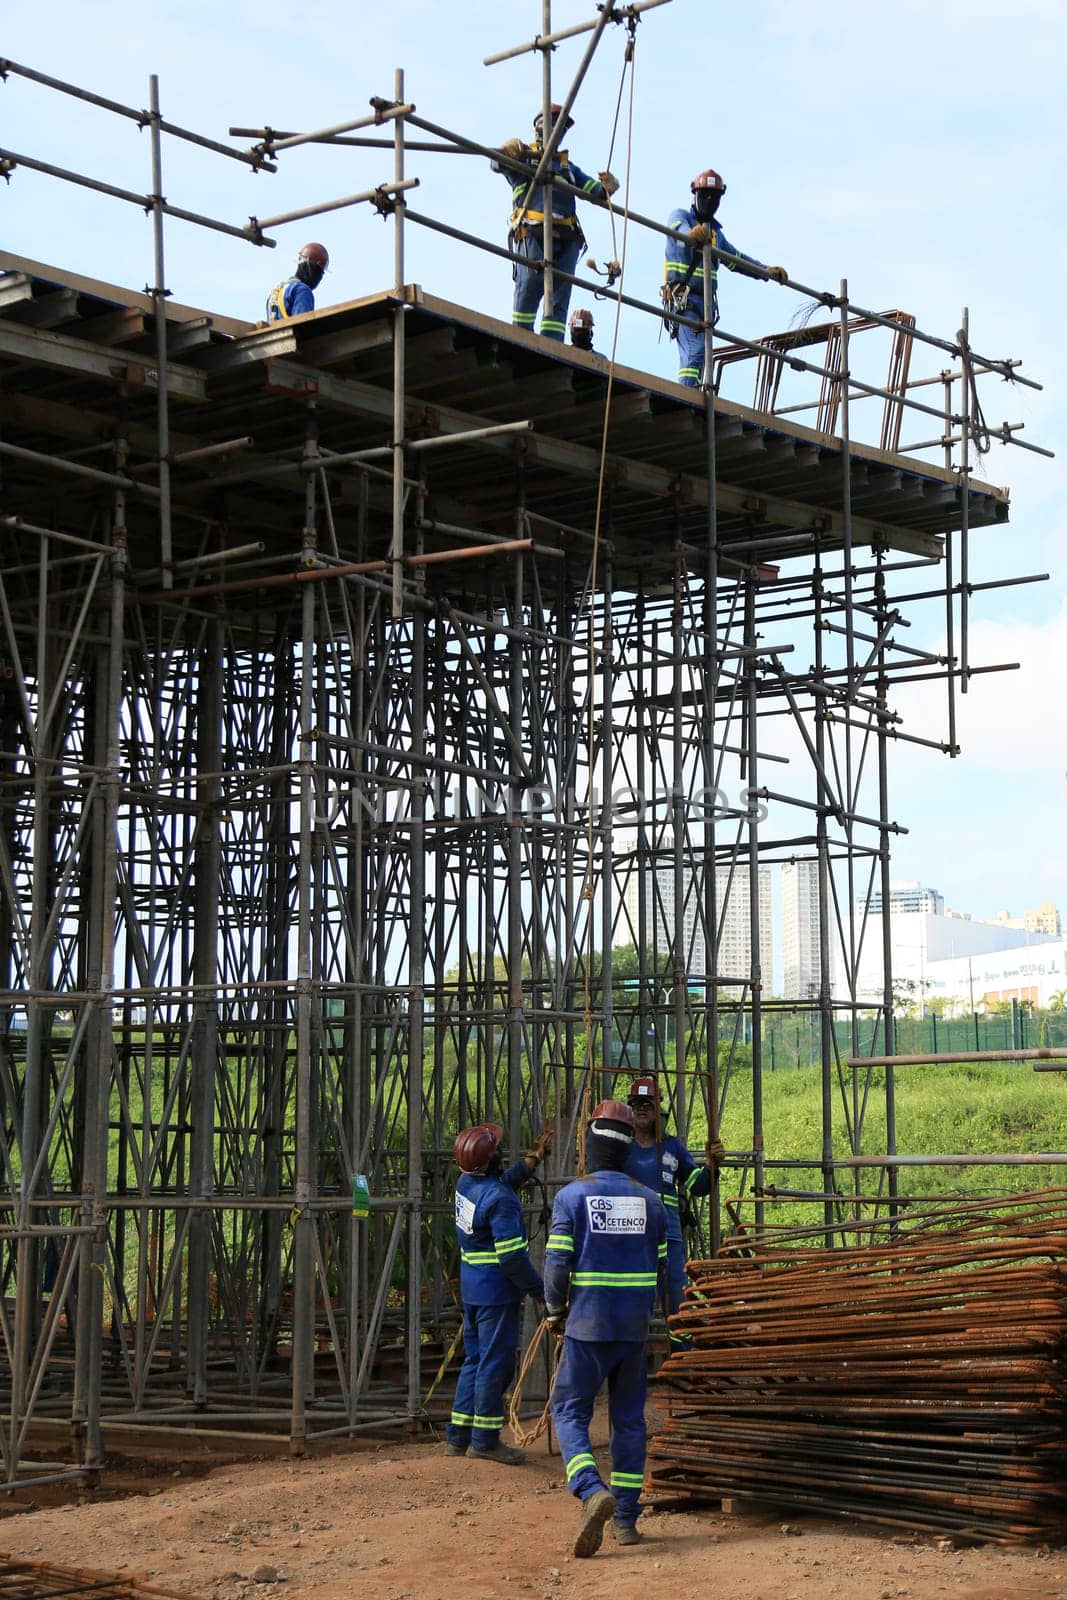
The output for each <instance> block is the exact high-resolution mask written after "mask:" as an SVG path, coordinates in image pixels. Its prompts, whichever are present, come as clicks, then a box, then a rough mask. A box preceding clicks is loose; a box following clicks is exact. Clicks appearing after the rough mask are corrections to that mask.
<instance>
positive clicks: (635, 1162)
mask: <svg viewBox="0 0 1067 1600" xmlns="http://www.w3.org/2000/svg"><path fill="white" fill-rule="evenodd" d="M629 1105H630V1109H631V1111H632V1112H633V1117H634V1139H633V1143H632V1145H631V1146H630V1153H629V1155H628V1157H627V1160H626V1171H627V1173H628V1175H629V1176H630V1177H631V1178H636V1180H637V1182H638V1183H643V1184H645V1186H646V1187H647V1188H649V1189H651V1190H652V1191H653V1193H655V1194H658V1195H659V1197H660V1199H661V1200H662V1201H663V1204H664V1206H665V1207H666V1208H667V1312H668V1314H669V1315H673V1314H674V1312H675V1311H677V1310H678V1307H679V1306H680V1305H681V1303H682V1295H683V1294H684V1292H685V1243H684V1241H683V1238H682V1216H681V1208H682V1206H683V1205H684V1204H685V1202H686V1201H687V1200H690V1199H692V1200H695V1199H696V1198H697V1197H698V1196H699V1195H702V1194H707V1193H708V1191H709V1189H710V1188H711V1178H712V1173H713V1172H714V1170H715V1168H716V1167H717V1166H718V1164H719V1163H720V1162H721V1160H722V1158H723V1156H724V1155H725V1153H726V1152H725V1150H724V1149H723V1146H722V1142H721V1141H720V1140H718V1139H714V1140H711V1141H709V1143H708V1147H707V1151H706V1153H705V1156H704V1160H703V1161H702V1162H697V1161H694V1160H693V1157H692V1155H691V1154H690V1152H689V1151H688V1149H687V1148H686V1146H685V1145H684V1144H683V1143H682V1141H681V1139H679V1138H677V1137H676V1136H675V1135H674V1134H673V1133H665V1132H664V1130H663V1121H662V1117H661V1113H660V1103H659V1085H658V1084H657V1082H656V1080H655V1078H653V1077H642V1078H635V1079H634V1080H633V1082H632V1083H631V1085H630V1095H629ZM667 1331H668V1335H669V1337H670V1342H671V1347H672V1349H682V1350H686V1349H688V1348H689V1340H687V1339H680V1338H679V1337H678V1336H677V1334H675V1333H674V1332H673V1331H672V1330H671V1328H670V1327H669V1325H668V1330H667Z"/></svg>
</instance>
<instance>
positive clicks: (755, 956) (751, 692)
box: [709, 396, 765, 1234]
mask: <svg viewBox="0 0 1067 1600" xmlns="http://www.w3.org/2000/svg"><path fill="white" fill-rule="evenodd" d="M709 404H710V396H709ZM756 583H757V577H756V572H755V570H754V569H750V570H749V571H748V572H746V574H745V578H744V584H745V599H744V603H745V633H744V639H745V655H744V657H743V660H744V671H745V710H746V716H745V723H746V727H747V734H746V737H745V740H744V744H745V749H746V764H747V777H748V790H747V793H746V796H745V803H746V811H747V819H746V843H747V847H748V927H749V945H750V949H749V995H750V999H751V1006H752V1151H753V1161H752V1181H753V1185H754V1187H755V1190H756V1205H755V1221H756V1232H757V1234H758V1233H760V1232H761V1231H762V1229H763V1223H764V1204H763V1200H762V1198H761V1196H762V1193H763V1183H764V1159H765V1151H764V1138H763V1009H762V997H763V967H762V963H761V959H760V924H761V918H760V903H759V873H760V867H759V796H758V793H757V791H758V788H759V763H758V759H757V756H758V752H757V745H758V743H759V719H758V716H757V710H758V704H759V698H758V687H759V686H758V681H757V667H758V657H757V654H756V650H757V644H756V639H757V634H756Z"/></svg>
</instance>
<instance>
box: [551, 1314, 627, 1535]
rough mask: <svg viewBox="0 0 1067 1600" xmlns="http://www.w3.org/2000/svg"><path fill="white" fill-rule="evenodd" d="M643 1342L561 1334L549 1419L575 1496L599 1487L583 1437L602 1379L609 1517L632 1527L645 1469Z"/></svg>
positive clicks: (590, 1449) (601, 1484) (600, 1480)
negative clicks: (612, 1508) (605, 1389)
mask: <svg viewBox="0 0 1067 1600" xmlns="http://www.w3.org/2000/svg"><path fill="white" fill-rule="evenodd" d="M646 1348H647V1347H646V1345H645V1343H644V1341H643V1340H642V1341H637V1340H632V1339H626V1340H622V1339H619V1340H599V1339H598V1340H588V1339H571V1338H566V1339H564V1341H563V1355H562V1357H561V1358H560V1363H559V1368H558V1370H557V1372H556V1382H555V1387H554V1388H553V1390H552V1422H553V1425H554V1427H555V1430H556V1436H557V1438H558V1440H559V1448H560V1453H561V1455H562V1456H563V1464H564V1470H565V1471H566V1474H567V1487H568V1489H569V1490H570V1491H571V1494H573V1495H577V1497H578V1499H579V1500H588V1498H589V1496H590V1495H591V1494H595V1493H596V1491H597V1490H598V1489H603V1488H604V1487H605V1481H604V1479H603V1477H602V1476H601V1474H600V1471H599V1469H598V1467H597V1463H596V1457H595V1455H594V1454H593V1447H592V1445H591V1444H590V1442H589V1423H590V1420H591V1418H592V1415H593V1402H594V1401H595V1399H596V1397H597V1395H598V1394H599V1392H600V1390H601V1389H602V1388H603V1387H604V1384H605V1383H606V1384H607V1386H608V1416H609V1418H610V1421H611V1473H610V1488H611V1492H612V1494H613V1495H614V1496H615V1505H616V1511H615V1521H616V1522H617V1523H618V1524H619V1526H620V1527H633V1525H634V1523H635V1522H636V1521H637V1519H638V1517H639V1516H640V1515H641V1483H642V1481H643V1479H644V1474H645V1444H646V1432H645V1394H646V1392H647V1389H648V1358H647V1354H646Z"/></svg>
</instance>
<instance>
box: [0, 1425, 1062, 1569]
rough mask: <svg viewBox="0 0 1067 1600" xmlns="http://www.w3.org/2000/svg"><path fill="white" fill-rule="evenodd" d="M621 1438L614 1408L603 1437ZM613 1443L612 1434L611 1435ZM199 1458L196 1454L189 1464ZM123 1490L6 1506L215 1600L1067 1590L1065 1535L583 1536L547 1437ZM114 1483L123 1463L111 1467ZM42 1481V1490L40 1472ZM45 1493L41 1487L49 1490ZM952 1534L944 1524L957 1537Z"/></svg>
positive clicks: (75, 1560)
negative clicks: (579, 1551)
mask: <svg viewBox="0 0 1067 1600" xmlns="http://www.w3.org/2000/svg"><path fill="white" fill-rule="evenodd" d="M606 1438H607V1429H606V1425H605V1424H604V1423H603V1422H602V1423H601V1424H600V1426H599V1433H597V1432H594V1443H595V1444H599V1445H600V1446H603V1445H604V1444H605V1442H606ZM604 1459H605V1460H606V1452H605V1454H604ZM185 1471H186V1472H189V1471H192V1472H193V1473H197V1474H199V1468H198V1467H197V1466H196V1465H195V1464H194V1463H192V1462H190V1463H189V1465H188V1467H187V1468H186V1469H185ZM131 1481H132V1482H133V1483H138V1482H139V1483H141V1485H142V1488H141V1492H140V1493H132V1494H131V1495H130V1496H129V1497H128V1498H125V1499H109V1500H98V1501H96V1502H95V1503H92V1502H90V1503H82V1504H67V1505H61V1506H52V1507H48V1506H45V1505H43V1504H39V1505H38V1507H37V1508H36V1509H32V1510H30V1509H20V1510H16V1509H15V1508H11V1509H10V1510H9V1511H8V1512H7V1514H6V1515H4V1516H3V1520H2V1522H0V1549H2V1550H5V1551H7V1552H9V1553H10V1554H12V1555H16V1556H29V1557H33V1558H36V1559H39V1560H51V1561H55V1562H57V1563H62V1564H65V1565H70V1566H84V1567H89V1568H95V1569H102V1570H105V1571H110V1572H120V1573H121V1574H122V1575H123V1576H127V1577H137V1578H139V1579H142V1580H143V1581H144V1582H146V1583H149V1584H153V1585H158V1586H160V1587H163V1588H168V1589H173V1590H177V1591H179V1592H180V1593H183V1594H188V1595H190V1596H198V1597H207V1600H245V1597H255V1600H267V1597H269V1596H271V1595H274V1596H277V1597H279V1600H281V1597H282V1596H284V1597H285V1600H372V1597H373V1600H486V1597H493V1600H495V1597H498V1596H519V1595H521V1596H527V1595H529V1596H533V1597H535V1600H596V1597H600V1596H610V1597H611V1600H649V1597H650V1592H651V1591H652V1590H655V1592H656V1593H657V1594H660V1595H662V1596H664V1597H669V1600H687V1597H689V1596H697V1595H704V1594H707V1593H714V1594H715V1595H716V1597H717V1600H827V1597H828V1596H833V1595H841V1596H847V1597H848V1600H900V1597H908V1600H934V1597H940V1596H952V1597H954V1600H1063V1597H1064V1595H1065V1594H1067V1550H1064V1549H1054V1550H1051V1551H1050V1550H1047V1549H1045V1550H1013V1549H1001V1548H986V1549H955V1548H940V1547H939V1546H938V1542H937V1540H936V1539H935V1538H932V1537H929V1536H924V1537H922V1538H914V1539H913V1538H910V1537H909V1536H907V1535H906V1534H898V1535H893V1534H890V1533H887V1532H884V1531H870V1530H864V1529H860V1528H854V1527H851V1526H850V1525H848V1524H845V1523H835V1522H832V1521H830V1520H828V1519H825V1518H814V1517H809V1516H797V1515H794V1514H792V1513H790V1512H788V1511H785V1510H778V1511H775V1512H772V1511H769V1510H762V1509H761V1510H753V1511H744V1512H741V1513H739V1514H737V1515H731V1516H724V1515H723V1514H722V1513H721V1512H720V1511H719V1510H718V1509H717V1508H716V1509H715V1510H712V1509H708V1510H704V1511H699V1512H680V1511H678V1510H664V1511H658V1512H653V1513H652V1514H646V1515H645V1516H644V1517H643V1518H642V1522H641V1526H642V1529H643V1530H644V1532H645V1533H646V1538H645V1540H644V1542H643V1543H642V1544H641V1545H640V1546H639V1547H637V1548H636V1549H625V1550H623V1549H619V1548H617V1547H616V1546H615V1544H614V1541H613V1540H612V1538H611V1534H610V1530H609V1532H608V1536H607V1537H606V1539H605V1541H604V1545H603V1548H602V1549H601V1551H600V1553H599V1554H598V1555H597V1556H595V1557H594V1558H592V1559H591V1560H586V1561H578V1560H576V1559H575V1558H574V1557H573V1556H572V1555H571V1553H570V1546H571V1542H572V1540H573V1537H574V1534H575V1531H576V1527H577V1521H578V1511H577V1503H576V1502H575V1501H574V1500H573V1499H572V1498H571V1496H570V1495H569V1494H567V1493H566V1491H565V1490H564V1489H563V1487H562V1479H561V1472H560V1462H559V1457H558V1456H550V1455H549V1453H548V1450H547V1446H546V1441H545V1440H544V1439H541V1440H539V1441H538V1443H537V1444H535V1445H534V1446H533V1447H532V1448H531V1450H530V1451H529V1453H528V1460H527V1462H526V1464H525V1465H524V1466H522V1467H520V1468H508V1467H502V1466H496V1465H493V1464H490V1463H488V1462H479V1461H472V1460H470V1458H469V1457H467V1458H464V1459H462V1460H457V1459H454V1458H451V1457H446V1456H445V1454H444V1448H443V1445H441V1444H436V1445H434V1444H429V1443H423V1442H413V1441H407V1440H403V1441H401V1440H399V1439H397V1440H386V1441H381V1442H372V1443H369V1444H367V1443H364V1444H361V1445H360V1446H359V1447H358V1448H357V1449H356V1450H353V1451H352V1452H350V1453H349V1452H346V1453H344V1454H335V1455H331V1456H328V1457H325V1458H322V1457H313V1458H310V1459H305V1460H287V1459H269V1460H263V1459H260V1460H252V1461H243V1462H240V1463H236V1464H233V1465H227V1466H220V1467H216V1468H214V1469H213V1470H211V1471H209V1472H207V1473H206V1474H203V1475H197V1476H193V1477H189V1476H185V1475H184V1474H183V1475H181V1476H175V1475H174V1463H173V1462H171V1463H168V1464H166V1465H163V1466H158V1467H157V1466H149V1467H145V1468H143V1469H141V1468H135V1469H134V1476H133V1478H132V1480H131ZM112 1482H114V1479H112ZM28 1492H29V1493H32V1491H28ZM42 1495H43V1491H42ZM943 1543H944V1541H943Z"/></svg>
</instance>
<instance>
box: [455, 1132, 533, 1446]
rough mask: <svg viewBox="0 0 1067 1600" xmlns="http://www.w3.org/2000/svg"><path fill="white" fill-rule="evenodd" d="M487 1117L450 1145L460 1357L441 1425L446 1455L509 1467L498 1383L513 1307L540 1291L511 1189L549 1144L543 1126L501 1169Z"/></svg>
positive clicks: (511, 1362) (505, 1371)
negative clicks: (454, 1173)
mask: <svg viewBox="0 0 1067 1600" xmlns="http://www.w3.org/2000/svg"><path fill="white" fill-rule="evenodd" d="M503 1136H504V1134H503V1129H502V1128H500V1127H499V1126H498V1125H497V1124H496V1123H495V1122H486V1123H482V1124H481V1125H480V1126H479V1127H476V1128H464V1129H463V1131H462V1132H461V1133H460V1134H459V1135H458V1137H457V1139H456V1142H455V1144H454V1145H453V1146H452V1154H453V1157H454V1159H455V1161H456V1163H457V1165H458V1166H459V1169H460V1173H459V1181H458V1183H457V1184H456V1237H457V1239H458V1241H459V1258H460V1267H459V1285H460V1296H461V1298H462V1301H463V1347H464V1359H463V1366H462V1367H461V1369H460V1374H459V1378H458V1380H457V1382H456V1394H455V1399H454V1400H453V1402H452V1417H451V1420H450V1422H449V1424H448V1427H447V1430H446V1441H447V1442H446V1445H445V1449H446V1452H447V1454H448V1455H452V1456H464V1455H466V1454H467V1450H468V1447H469V1448H470V1451H471V1454H472V1455H475V1456H479V1457H480V1458H481V1459H482V1460H483V1461H500V1462H502V1463H503V1464H504V1465H505V1466H508V1467H517V1466H519V1465H520V1464H521V1463H522V1462H523V1461H524V1460H525V1459H526V1458H525V1456H524V1455H523V1452H522V1451H521V1450H516V1449H515V1448H514V1447H513V1446H512V1445H507V1444H502V1443H501V1440H500V1430H501V1428H502V1427H503V1426H504V1391H505V1390H506V1389H507V1387H508V1385H509V1384H510V1382H511V1379H512V1376H513V1374H514V1371H515V1352H516V1349H517V1347H518V1343H519V1311H520V1308H521V1306H522V1301H523V1296H524V1295H532V1296H533V1297H534V1299H535V1300H543V1299H544V1297H545V1291H544V1285H543V1283H542V1282H541V1278H540V1275H539V1273H538V1272H537V1271H536V1269H535V1267H534V1265H533V1263H532V1262H531V1260H530V1252H529V1246H528V1244H527V1241H526V1227H525V1224H524V1223H523V1220H522V1208H521V1207H520V1205H519V1198H518V1194H517V1192H516V1191H517V1190H518V1189H519V1188H520V1187H521V1186H522V1185H523V1184H524V1183H525V1182H526V1181H527V1180H528V1179H529V1178H531V1177H532V1176H533V1174H534V1172H535V1171H536V1169H537V1166H538V1163H539V1162H541V1161H543V1160H544V1158H545V1156H546V1155H547V1154H548V1152H549V1150H550V1149H551V1147H552V1129H551V1128H545V1129H544V1131H543V1132H542V1133H541V1134H540V1135H539V1137H538V1138H537V1140H536V1141H535V1142H534V1145H533V1148H532V1149H531V1150H529V1151H528V1152H527V1154H526V1155H525V1156H524V1157H523V1159H522V1160H521V1161H517V1162H516V1163H515V1165H514V1166H513V1167H509V1168H508V1169H507V1171H506V1172H505V1171H504V1164H503V1159H502V1156H501V1153H500V1144H501V1140H502V1139H503Z"/></svg>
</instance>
